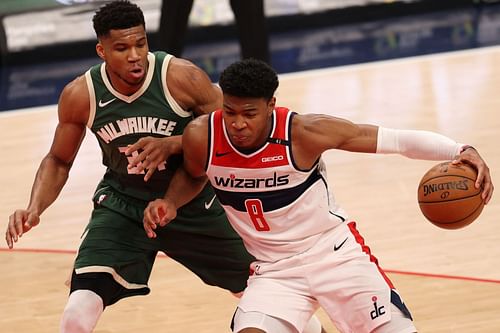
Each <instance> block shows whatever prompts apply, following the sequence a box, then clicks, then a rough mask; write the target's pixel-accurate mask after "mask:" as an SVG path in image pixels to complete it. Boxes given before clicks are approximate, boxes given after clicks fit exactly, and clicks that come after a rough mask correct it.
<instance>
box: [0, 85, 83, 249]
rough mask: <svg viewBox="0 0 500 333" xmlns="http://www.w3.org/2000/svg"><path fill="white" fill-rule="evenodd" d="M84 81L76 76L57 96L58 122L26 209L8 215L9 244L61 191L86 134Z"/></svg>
mask: <svg viewBox="0 0 500 333" xmlns="http://www.w3.org/2000/svg"><path fill="white" fill-rule="evenodd" d="M85 92H86V84H85V82H84V80H83V78H78V79H76V80H74V81H73V82H71V83H70V84H68V85H67V86H66V87H65V88H64V90H63V92H62V94H61V97H60V99H59V106H58V117H59V123H58V124H57V128H56V131H55V135H54V140H53V142H52V146H51V147H50V151H49V153H48V154H47V155H46V156H45V157H44V158H43V160H42V162H41V163H40V166H39V168H38V171H37V173H36V177H35V181H34V183H33V186H32V189H31V196H30V201H29V204H28V207H27V208H26V209H17V210H16V211H15V212H14V213H13V214H12V215H10V217H9V224H8V226H7V231H6V233H5V240H6V242H7V245H8V247H9V248H12V247H13V246H14V243H15V242H17V241H18V238H19V237H21V236H22V235H23V233H25V232H28V231H29V230H31V228H33V227H34V226H36V225H38V223H39V222H40V215H41V214H42V213H43V211H45V209H47V207H49V206H50V205H51V204H52V203H53V202H54V201H55V200H56V198H57V196H58V195H59V193H60V192H61V190H62V188H63V186H64V184H66V181H67V179H68V174H69V170H70V168H71V165H72V163H73V161H74V159H75V156H76V154H77V152H78V150H79V147H80V144H81V142H82V140H83V138H84V136H85V130H86V128H85V124H86V120H87V118H88V110H89V102H88V94H86V93H85Z"/></svg>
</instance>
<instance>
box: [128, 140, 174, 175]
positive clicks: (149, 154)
mask: <svg viewBox="0 0 500 333" xmlns="http://www.w3.org/2000/svg"><path fill="white" fill-rule="evenodd" d="M181 139H182V138H181V136H180V135H177V136H169V137H165V138H155V137H151V136H148V137H144V138H140V139H139V140H138V141H137V142H136V143H134V144H132V145H130V146H128V147H127V150H126V151H125V154H126V155H127V156H130V155H132V159H131V161H130V163H129V165H128V168H129V169H132V168H136V170H135V171H136V172H137V173H142V172H143V171H145V170H147V172H146V175H145V176H144V181H146V182H147V181H148V180H149V179H150V178H151V177H152V176H153V174H154V172H155V170H156V169H157V168H158V166H160V165H161V164H164V163H165V161H166V160H167V159H168V158H169V157H170V156H171V155H173V154H181V153H182V140H181Z"/></svg>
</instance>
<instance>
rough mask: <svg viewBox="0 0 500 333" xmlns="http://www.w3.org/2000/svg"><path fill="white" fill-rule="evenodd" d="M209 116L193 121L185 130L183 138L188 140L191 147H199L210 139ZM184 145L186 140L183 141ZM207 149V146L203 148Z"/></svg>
mask: <svg viewBox="0 0 500 333" xmlns="http://www.w3.org/2000/svg"><path fill="white" fill-rule="evenodd" d="M208 118H209V116H208V115H202V116H200V117H198V118H195V119H193V120H192V121H191V122H190V123H189V124H188V125H187V127H186V128H185V129H184V136H183V138H185V139H186V143H189V144H190V145H191V144H193V145H198V144H201V143H206V142H207V139H208ZM183 144H184V139H183ZM203 148H205V146H204V147H203Z"/></svg>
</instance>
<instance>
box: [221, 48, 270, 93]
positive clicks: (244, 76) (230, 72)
mask: <svg viewBox="0 0 500 333" xmlns="http://www.w3.org/2000/svg"><path fill="white" fill-rule="evenodd" d="M278 85H279V81H278V75H277V74H276V72H275V71H274V69H273V68H272V67H271V66H269V65H268V64H267V63H265V62H264V61H261V60H257V59H251V58H250V59H243V60H240V61H237V62H235V63H233V64H231V65H229V66H228V67H227V68H226V69H224V71H222V73H221V75H220V79H219V86H220V87H221V89H222V92H223V93H224V94H228V95H231V96H236V97H256V98H265V99H270V98H272V97H273V96H274V92H275V91H276V89H277V88H278Z"/></svg>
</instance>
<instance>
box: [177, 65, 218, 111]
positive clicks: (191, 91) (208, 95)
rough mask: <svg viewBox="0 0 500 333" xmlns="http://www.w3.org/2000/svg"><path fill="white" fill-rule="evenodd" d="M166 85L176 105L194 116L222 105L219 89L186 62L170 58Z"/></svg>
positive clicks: (199, 69)
mask: <svg viewBox="0 0 500 333" xmlns="http://www.w3.org/2000/svg"><path fill="white" fill-rule="evenodd" d="M167 85H168V89H169V90H170V93H171V94H172V96H173V97H174V99H175V100H176V101H177V103H178V104H179V105H180V106H181V107H182V108H183V109H185V110H190V111H193V112H194V113H195V114H196V115H199V114H205V113H209V112H212V111H214V110H215V109H216V108H218V107H220V105H222V93H221V92H220V89H218V87H217V86H215V85H214V84H213V83H212V82H211V81H210V78H209V77H208V75H207V74H206V73H205V72H204V71H203V70H202V69H201V68H199V67H198V66H196V65H195V64H193V63H192V62H190V61H188V60H185V59H181V58H172V60H171V62H170V64H169V66H168V72H167Z"/></svg>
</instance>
